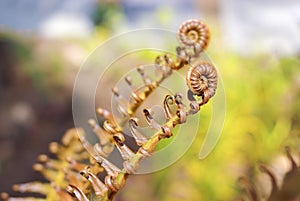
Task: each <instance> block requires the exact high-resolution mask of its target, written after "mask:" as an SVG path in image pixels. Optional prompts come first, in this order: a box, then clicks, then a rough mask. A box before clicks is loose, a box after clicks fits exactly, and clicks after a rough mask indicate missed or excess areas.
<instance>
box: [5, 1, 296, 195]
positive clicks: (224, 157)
mask: <svg viewBox="0 0 300 201" xmlns="http://www.w3.org/2000/svg"><path fill="white" fill-rule="evenodd" d="M97 9H98V10H97V12H96V14H95V16H94V22H95V24H97V25H100V26H98V27H96V29H95V32H94V35H93V36H92V37H91V38H90V39H88V40H87V41H82V40H81V41H80V40H79V41H68V42H65V43H63V45H62V43H61V42H57V45H55V44H56V43H55V42H53V41H41V40H39V39H31V40H30V42H28V41H27V42H24V40H23V39H19V36H17V37H16V36H9V37H8V36H7V35H6V36H4V35H3V36H1V40H2V41H3V40H5V41H6V42H8V43H9V44H11V45H12V46H13V50H14V54H15V55H12V57H13V58H15V59H17V64H16V65H17V68H16V69H15V71H18V72H21V74H23V75H26V77H27V78H28V80H30V81H31V82H32V88H37V89H38V91H40V92H42V95H41V94H39V95H40V96H41V97H45V96H47V97H48V98H49V99H52V102H56V101H57V98H58V97H59V96H60V95H62V94H64V92H65V90H68V94H70V93H71V90H72V83H73V81H74V77H75V74H76V71H77V70H78V69H79V66H80V62H78V63H75V64H72V65H70V63H71V62H70V60H68V59H67V56H66V55H65V54H61V53H62V52H61V51H62V48H63V47H69V46H71V47H72V48H75V49H76V48H78V49H80V50H82V51H83V52H89V51H91V50H92V49H93V48H95V44H100V42H102V41H104V40H105V39H106V38H107V37H108V36H109V35H110V28H107V26H106V25H107V23H108V24H109V23H110V21H109V20H108V19H109V18H110V16H112V14H110V12H112V13H115V12H117V10H118V9H119V8H118V7H116V6H115V5H114V4H107V5H106V7H103V6H102V5H101V6H99V8H97ZM212 40H214V39H212ZM20 41H21V42H20ZM50 44H51V45H50ZM43 45H44V46H43ZM42 47H44V48H42ZM42 50H44V52H43V51H42ZM68 50H69V49H65V51H68ZM209 54H210V56H211V58H212V59H213V61H214V62H215V64H216V66H217V67H218V69H219V71H220V77H221V78H222V79H223V82H224V87H225V90H226V104H227V108H226V119H225V124H224V127H223V132H222V136H221V139H220V140H219V142H218V144H217V146H216V148H215V149H214V151H213V152H212V153H211V154H210V155H209V156H208V157H207V158H206V159H204V160H199V159H198V152H199V149H200V147H201V145H202V142H203V139H204V137H205V135H206V131H207V129H208V126H209V123H210V117H211V110H210V109H211V108H210V107H204V108H203V109H202V111H201V122H200V129H199V133H198V135H197V138H196V140H195V141H194V143H193V145H192V146H191V148H190V149H189V150H188V152H187V153H186V154H185V155H184V156H183V157H182V158H181V159H180V160H179V161H177V162H176V163H175V164H174V165H172V166H170V167H168V168H166V169H164V170H162V171H160V172H157V173H153V174H151V175H144V176H139V175H137V176H133V177H132V179H130V180H129V181H128V185H127V186H126V187H125V189H124V190H123V191H122V192H121V193H120V195H119V196H118V198H117V199H118V200H131V201H134V200H141V199H143V200H145V201H150V200H151V201H153V200H159V201H176V200H191V201H192V200H193V201H198V200H212V201H213V200H232V198H234V197H236V196H237V195H238V194H239V193H240V192H239V189H238V187H237V185H236V183H237V179H238V178H239V177H240V176H241V175H248V176H250V177H254V175H255V174H257V172H258V170H257V166H256V165H257V164H258V163H266V164H268V163H271V162H272V161H273V160H274V159H275V158H276V157H277V156H278V155H279V154H281V153H283V150H284V147H285V146H287V145H288V146H290V147H292V148H293V149H294V150H296V151H298V150H299V148H300V146H299V145H300V143H299V134H300V68H299V67H300V58H299V56H289V57H278V56H275V55H257V56H240V55H238V54H236V53H233V52H229V51H226V50H223V49H222V50H220V48H219V46H218V47H217V46H214V45H212V47H210V48H209ZM85 56H86V55H85ZM2 68H3V67H2ZM2 68H1V70H3V69H2ZM4 68H5V67H4ZM3 72H4V71H3ZM5 72H6V71H5ZM70 74H72V76H69V75H70ZM1 76H2V77H1V79H6V78H4V74H3V73H2V71H1ZM7 76H11V74H9V73H8V75H7ZM12 79H14V77H13V78H12ZM18 87H19V88H22V87H23V86H22V84H21V85H19V86H18ZM54 89H57V90H54ZM59 89H63V90H62V91H60V90H59ZM2 90H7V88H5V87H3V88H2ZM51 90H52V91H53V90H54V91H55V92H53V93H52V92H51ZM59 91H60V92H59ZM47 94H48V95H47ZM49 94H51V96H49ZM17 98H18V97H17ZM64 98H66V99H67V98H70V96H65V97H64ZM66 99H64V100H66ZM68 112H70V116H71V115H72V114H71V111H70V110H68ZM37 121H39V120H37ZM68 121H69V120H68ZM63 122H64V120H61V122H60V123H59V122H56V123H57V124H62V123H63ZM68 125H70V124H68ZM51 126H55V125H53V124H52V125H51ZM7 132H9V131H7ZM187 132H188V131H187ZM59 134H62V133H58V135H59ZM32 140H34V139H32ZM35 140H37V141H39V139H38V138H37V139H35ZM24 148H25V147H24ZM19 151H20V152H21V150H19ZM38 154H39V153H36V155H35V156H32V157H33V158H35V157H36V156H37V155H38ZM11 157H12V158H11V159H10V160H13V159H14V160H15V158H14V157H16V155H13V156H11ZM28 166H29V165H28ZM20 167H21V166H20ZM1 174H5V173H4V172H3V173H1ZM25 174H26V173H25ZM141 178H142V179H141ZM2 185H4V184H2ZM1 188H7V187H6V186H5V187H3V186H1ZM1 190H2V189H1Z"/></svg>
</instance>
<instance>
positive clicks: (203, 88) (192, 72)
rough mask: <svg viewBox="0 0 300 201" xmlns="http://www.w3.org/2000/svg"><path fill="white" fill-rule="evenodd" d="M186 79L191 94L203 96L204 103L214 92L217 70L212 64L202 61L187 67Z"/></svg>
mask: <svg viewBox="0 0 300 201" xmlns="http://www.w3.org/2000/svg"><path fill="white" fill-rule="evenodd" d="M186 81H187V84H188V87H189V89H190V90H191V91H192V92H193V94H195V95H197V96H202V97H204V102H205V103H206V102H207V101H208V100H209V99H210V98H211V97H213V96H214V95H215V93H216V88H217V83H218V77H217V71H216V69H215V67H214V66H213V65H212V64H210V63H208V62H202V63H200V64H198V65H196V66H193V67H191V68H190V69H189V71H188V73H187V76H186Z"/></svg>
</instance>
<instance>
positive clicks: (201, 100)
mask: <svg viewBox="0 0 300 201" xmlns="http://www.w3.org/2000/svg"><path fill="white" fill-rule="evenodd" d="M178 40H179V42H180V44H181V46H178V47H177V48H176V49H175V52H176V58H173V56H171V55H170V54H164V55H158V56H157V57H156V58H155V59H154V66H155V69H156V71H157V72H158V75H157V77H156V79H153V78H151V77H150V76H149V75H148V74H147V71H146V67H145V66H139V67H137V68H136V71H137V73H138V74H139V76H140V77H141V79H142V81H143V84H144V85H143V87H138V88H136V87H135V86H134V82H133V80H132V78H131V77H130V76H126V77H125V83H126V85H127V86H128V87H129V88H130V99H129V100H128V99H126V98H125V97H126V96H125V95H124V94H122V91H121V90H119V89H118V88H117V87H113V88H112V94H113V96H114V98H115V99H116V100H117V105H116V108H117V111H118V112H119V114H120V115H121V117H122V118H121V120H120V121H116V120H115V118H114V115H113V114H112V113H111V112H109V111H108V110H106V109H103V108H97V109H96V112H97V114H99V115H100V116H101V117H102V118H103V119H104V121H103V123H100V122H98V121H97V120H95V119H90V120H88V124H89V126H90V127H91V128H92V130H93V132H94V133H95V135H96V136H97V140H98V142H96V143H95V144H91V143H90V142H89V141H88V140H87V139H86V134H85V132H84V131H83V130H82V129H80V128H78V129H77V131H75V130H71V131H69V133H67V135H65V137H64V138H63V140H62V141H63V145H59V144H55V145H52V148H51V149H52V151H53V152H54V153H55V154H56V155H57V159H53V160H52V159H51V160H50V159H48V158H47V157H44V156H41V157H40V159H41V160H40V164H38V165H37V166H36V169H38V170H39V171H41V172H42V174H43V175H44V176H45V177H46V178H47V179H48V180H49V181H50V183H51V185H50V184H48V183H45V184H42V183H38V184H36V183H29V184H21V185H19V186H18V188H16V190H19V191H20V189H25V190H22V191H23V192H26V191H28V192H37V193H41V194H43V195H45V197H46V198H45V199H46V200H72V197H74V198H76V199H77V200H79V201H88V200H101V201H108V200H112V199H113V198H114V196H115V195H116V193H117V192H118V191H119V190H120V189H122V188H123V187H124V185H125V183H126V180H127V178H128V176H129V175H130V174H135V173H136V172H137V170H138V169H139V167H140V163H141V161H142V160H143V159H146V158H149V157H151V156H152V154H153V153H154V152H155V148H156V145H157V144H158V143H159V142H160V141H161V140H163V139H166V138H170V137H172V136H173V129H174V127H176V126H178V125H181V124H185V123H187V124H188V116H191V115H194V114H196V113H198V112H199V111H200V109H201V107H202V106H203V105H205V104H206V103H207V102H208V101H209V100H210V99H211V98H212V97H213V96H214V95H215V92H216V88H217V81H218V79H217V71H216V69H215V67H214V66H213V64H211V63H209V62H207V61H201V60H200V59H199V58H200V55H201V53H203V52H204V50H205V49H206V48H207V46H208V43H209V40H210V34H209V29H208V27H207V26H206V24H205V23H203V22H202V21H200V20H197V19H192V20H188V21H186V22H184V23H183V24H182V25H181V26H180V27H179V30H178ZM181 69H187V70H186V85H187V87H188V89H187V91H185V92H184V93H175V94H166V95H165V98H164V100H163V101H162V102H161V103H160V104H161V105H162V108H163V112H164V114H165V117H164V120H165V121H164V123H161V121H158V120H157V119H156V117H155V115H153V111H152V108H147V107H145V108H141V107H143V103H144V102H145V101H146V100H147V99H148V98H149V96H150V95H151V94H152V93H153V92H154V91H155V90H156V89H157V88H158V87H159V86H160V85H161V84H162V83H163V82H164V81H165V80H166V79H167V78H168V77H170V76H171V75H172V74H173V72H174V71H179V70H181ZM184 100H187V102H185V101H184ZM140 108H141V109H142V113H143V116H144V121H145V122H146V124H147V126H148V127H149V128H150V129H151V130H152V135H151V136H150V137H147V136H146V135H145V134H144V133H143V132H142V131H141V130H140V121H141V118H138V117H137V116H136V113H137V111H138V110H139V109H140ZM125 126H127V127H128V128H129V131H130V132H131V136H132V137H133V139H134V141H135V143H136V146H137V151H134V150H133V149H132V148H130V147H129V145H128V144H127V143H126V137H125V131H124V128H125ZM78 140H79V141H78ZM115 147H116V149H117V150H118V152H119V153H120V155H121V157H122V159H123V166H122V168H119V167H117V166H116V165H115V164H114V163H113V162H111V161H110V160H109V159H108V157H109V155H110V154H111V153H112V152H113V150H114V148H115ZM54 164H57V165H54ZM103 171H105V177H104V180H102V179H100V177H99V176H98V175H99V174H100V173H102V172H103ZM57 173H59V174H60V176H59V177H58V176H56V175H55V174H57ZM26 185H27V187H26ZM37 185H39V187H38V188H37V187H36V188H34V187H35V186H37ZM66 192H68V193H69V194H67V193H66ZM2 198H3V199H5V200H8V201H9V200H13V199H14V198H11V197H9V196H8V195H7V194H2ZM24 199H25V198H24ZM32 200H37V198H36V199H35V198H32Z"/></svg>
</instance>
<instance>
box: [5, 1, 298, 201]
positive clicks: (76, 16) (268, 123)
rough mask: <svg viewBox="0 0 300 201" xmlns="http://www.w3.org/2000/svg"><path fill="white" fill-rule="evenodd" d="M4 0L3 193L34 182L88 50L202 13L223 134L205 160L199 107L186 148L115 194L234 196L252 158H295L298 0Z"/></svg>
mask: <svg viewBox="0 0 300 201" xmlns="http://www.w3.org/2000/svg"><path fill="white" fill-rule="evenodd" d="M12 2H13V1H3V2H2V3H0V5H1V10H3V12H2V13H3V16H4V17H3V18H1V20H0V53H1V54H0V55H1V59H0V191H6V192H9V193H11V186H12V185H13V184H14V183H22V182H26V181H31V180H35V179H41V178H40V176H39V175H38V174H36V173H34V172H33V171H32V170H31V166H32V164H33V163H34V162H35V161H36V157H37V156H38V155H39V154H41V153H48V150H47V146H48V143H49V142H51V141H59V140H60V138H61V136H62V135H63V133H64V132H65V131H66V130H67V129H68V128H71V127H73V126H74V124H73V120H72V105H71V101H72V88H73V83H74V80H75V77H76V73H77V72H78V70H79V68H80V65H81V64H82V63H83V62H84V60H85V58H86V57H87V56H88V55H89V53H91V51H93V49H95V48H96V47H97V46H98V45H100V44H101V43H102V42H103V41H105V40H107V39H109V37H111V36H113V35H115V34H119V33H122V32H125V31H128V30H132V29H136V28H147V27H148V28H150V27H151V28H153V27H155V28H166V29H170V30H173V31H176V27H177V26H178V25H179V24H180V23H181V22H183V21H184V20H186V19H189V18H200V19H204V21H205V22H206V23H207V24H208V26H209V27H210V28H211V33H212V39H211V44H210V46H209V48H208V51H207V53H208V55H209V56H210V57H211V59H212V60H213V62H214V63H215V65H216V66H217V67H218V69H219V71H220V76H221V77H222V79H223V83H224V87H225V91H226V118H225V124H224V127H223V131H222V135H221V138H220V140H219V142H218V144H217V146H216V148H215V149H214V151H213V152H212V153H211V154H210V155H209V156H208V157H207V158H205V159H204V160H199V159H198V152H199V148H200V147H201V145H202V142H203V139H204V137H205V134H206V132H207V129H208V126H209V124H210V118H211V110H210V107H209V106H208V107H204V108H203V110H201V123H200V128H201V129H199V133H198V135H197V138H196V140H195V141H194V142H193V144H192V146H191V148H190V149H189V150H188V152H187V153H185V154H184V156H183V157H182V158H181V159H180V160H179V161H177V162H176V163H175V164H173V165H172V166H170V167H168V168H166V169H164V170H162V171H159V172H156V173H153V174H148V175H137V176H132V177H131V178H130V179H129V180H128V184H127V185H126V187H125V188H124V189H123V190H122V191H121V192H120V194H119V195H118V196H117V199H116V200H124V201H126V200H130V201H134V200H141V199H143V200H145V201H150V200H151V201H156V200H157V201H169V200H170V201H171V200H172V201H174V200H193V201H198V200H205V201H210V200H211V201H215V200H233V199H234V198H236V197H238V196H239V194H240V193H241V190H240V188H239V187H238V185H237V180H238V178H239V177H240V176H243V175H247V176H248V177H250V178H253V179H254V180H255V179H257V178H256V177H257V176H256V175H258V172H259V171H258V168H257V164H260V163H264V164H273V166H272V167H274V169H275V170H277V171H278V172H280V171H281V169H286V168H287V166H288V164H286V161H284V160H279V159H280V157H281V156H282V155H283V153H284V147H285V146H290V147H292V150H293V153H295V154H297V152H298V150H299V148H300V147H299V145H300V143H299V134H300V43H299V37H295V36H299V35H300V17H299V13H297V12H295V11H294V10H295V9H296V8H299V7H300V5H299V3H298V2H297V1H293V0H290V1H279V0H277V1H275V3H274V2H273V1H271V2H269V1H263V2H260V1H252V3H249V2H248V3H241V2H239V1H237V0H236V1H230V2H227V1H225V0H223V1H222V0H219V1H217V0H214V1H204V0H202V1H166V2H162V1H160V2H159V1H153V2H148V3H145V2H144V3H142V2H139V1H134V0H127V1H121V0H120V1H116V0H115V1H113V0H111V1H100V0H99V1H96V0H95V1H92V0H91V1H86V2H85V3H82V2H81V3H79V2H71V1H66V2H64V3H60V2H56V1H49V2H51V3H37V2H35V1H31V3H30V1H29V2H27V3H24V2H20V1H16V2H15V4H14V3H12ZM226 2H227V3H226ZM77 3H78V4H77ZM283 4H284V5H285V7H282V5H283ZM5 10H6V12H5ZM253 12H255V13H256V15H253ZM251 13H252V14H251ZM274 14H276V15H275V17H274ZM276 17H277V18H280V21H277V23H275V22H274V21H276V20H277V18H276ZM268 19H272V20H273V21H272V20H268ZM285 20H286V21H285ZM153 60H154V58H153ZM101 101H103V102H105V101H109V100H103V99H102V100H100V101H99V105H101ZM278 160H279V162H278ZM265 179H266V178H265ZM266 180H267V179H266ZM262 191H264V189H263V190H262ZM265 191H267V190H265ZM11 194H14V193H11Z"/></svg>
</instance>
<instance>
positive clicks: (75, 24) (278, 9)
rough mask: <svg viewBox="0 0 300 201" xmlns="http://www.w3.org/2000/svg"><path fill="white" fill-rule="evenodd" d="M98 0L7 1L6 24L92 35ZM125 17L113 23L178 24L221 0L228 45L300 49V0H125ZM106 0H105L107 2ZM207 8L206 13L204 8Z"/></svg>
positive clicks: (2, 9) (2, 23)
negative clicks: (207, 5) (93, 17)
mask: <svg viewBox="0 0 300 201" xmlns="http://www.w3.org/2000/svg"><path fill="white" fill-rule="evenodd" d="M99 2H101V3H102V1H97V0H84V1H81V0H65V1H59V0H49V1H37V0H2V1H0V13H1V14H0V15H1V17H0V28H2V29H3V28H4V29H10V30H15V31H18V32H21V33H27V34H28V33H29V34H31V33H35V34H38V35H40V36H42V37H46V38H59V37H65V36H72V37H79V38H84V37H89V36H90V34H91V33H92V32H93V21H92V19H91V16H92V14H93V12H94V11H95V7H96V5H97V3H99ZM103 2H104V3H107V2H114V3H115V4H117V5H119V6H120V8H121V9H120V12H121V15H122V18H119V20H117V21H114V23H113V24H112V27H116V28H117V27H118V28H120V27H121V29H119V31H127V30H131V29H136V28H146V27H147V28H149V27H155V28H168V29H171V30H176V27H177V26H178V25H179V24H180V23H181V22H182V21H184V20H186V19H189V18H204V19H206V17H207V16H205V15H204V14H203V13H205V9H207V7H206V6H205V5H206V4H215V5H213V6H215V7H217V9H216V12H215V13H213V15H215V17H217V19H218V20H217V21H218V22H219V26H220V27H221V33H222V34H221V37H222V39H223V41H224V44H225V45H226V46H227V47H229V48H231V49H233V50H236V51H238V52H240V53H241V54H248V53H253V52H254V53H257V52H258V53H259V52H271V53H275V54H295V53H299V51H300V37H299V36H300V1H299V0H251V1H240V0H215V1H204V0H198V1H195V0H165V1H160V0H152V1H140V0H120V1H103ZM104 3H102V4H104ZM203 11H204V12H203Z"/></svg>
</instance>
